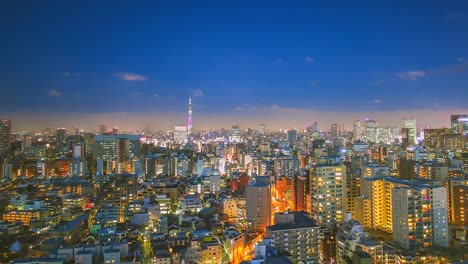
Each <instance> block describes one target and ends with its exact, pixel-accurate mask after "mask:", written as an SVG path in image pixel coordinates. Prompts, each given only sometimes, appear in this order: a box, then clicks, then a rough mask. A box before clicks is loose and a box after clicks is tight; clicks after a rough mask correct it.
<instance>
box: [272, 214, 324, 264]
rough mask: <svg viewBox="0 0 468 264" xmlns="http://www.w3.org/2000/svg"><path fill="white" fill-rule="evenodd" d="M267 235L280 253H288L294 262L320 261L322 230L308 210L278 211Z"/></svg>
mask: <svg viewBox="0 0 468 264" xmlns="http://www.w3.org/2000/svg"><path fill="white" fill-rule="evenodd" d="M266 237H269V238H270V239H271V246H272V247H275V248H276V249H278V253H279V254H282V253H288V254H289V255H290V256H291V257H290V258H291V260H292V262H293V263H318V260H319V257H320V254H319V241H320V237H321V230H320V227H319V226H318V225H317V223H316V222H315V221H314V220H313V219H311V218H310V216H309V215H308V214H307V213H306V212H303V211H300V212H291V213H289V212H284V213H276V214H275V224H274V225H271V226H268V227H267V229H266Z"/></svg>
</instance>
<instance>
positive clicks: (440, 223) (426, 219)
mask: <svg viewBox="0 0 468 264" xmlns="http://www.w3.org/2000/svg"><path fill="white" fill-rule="evenodd" d="M446 199H447V192H446V189H445V188H444V187H432V186H429V185H421V184H419V185H418V184H411V185H410V186H406V187H396V188H394V189H393V190H392V204H393V207H392V211H393V240H394V241H395V242H397V243H398V244H399V245H400V246H402V247H403V248H405V249H417V248H418V247H429V246H432V245H438V246H442V247H448V243H449V230H448V219H447V218H448V217H447V200H446Z"/></svg>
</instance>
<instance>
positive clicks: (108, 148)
mask: <svg viewBox="0 0 468 264" xmlns="http://www.w3.org/2000/svg"><path fill="white" fill-rule="evenodd" d="M133 157H141V141H140V136H139V135H127V134H117V135H96V136H94V145H93V158H94V160H97V159H101V160H103V161H104V162H106V161H118V162H123V161H127V160H130V159H132V158H133Z"/></svg>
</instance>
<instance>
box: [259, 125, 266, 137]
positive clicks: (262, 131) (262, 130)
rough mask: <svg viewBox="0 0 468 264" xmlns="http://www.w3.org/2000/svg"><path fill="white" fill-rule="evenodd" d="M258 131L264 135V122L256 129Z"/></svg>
mask: <svg viewBox="0 0 468 264" xmlns="http://www.w3.org/2000/svg"><path fill="white" fill-rule="evenodd" d="M258 133H259V134H260V135H264V134H265V124H260V127H259V129H258Z"/></svg>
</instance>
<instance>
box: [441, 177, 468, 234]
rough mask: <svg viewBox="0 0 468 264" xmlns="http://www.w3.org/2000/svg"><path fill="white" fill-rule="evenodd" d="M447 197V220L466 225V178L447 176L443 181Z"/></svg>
mask: <svg viewBox="0 0 468 264" xmlns="http://www.w3.org/2000/svg"><path fill="white" fill-rule="evenodd" d="M445 187H446V189H447V197H448V210H449V214H448V215H449V222H450V223H452V224H455V225H459V226H468V197H467V194H468V179H465V178H458V177H457V178H448V179H447V180H446V181H445Z"/></svg>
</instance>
